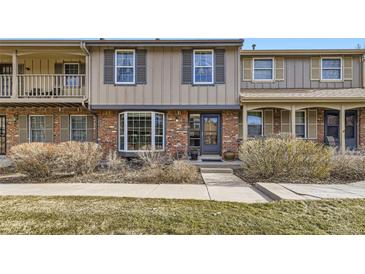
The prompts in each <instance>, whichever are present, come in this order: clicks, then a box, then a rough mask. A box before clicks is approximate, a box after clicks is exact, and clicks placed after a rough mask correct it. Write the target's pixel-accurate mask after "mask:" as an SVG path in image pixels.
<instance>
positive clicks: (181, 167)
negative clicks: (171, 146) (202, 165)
mask: <svg viewBox="0 0 365 274" xmlns="http://www.w3.org/2000/svg"><path fill="white" fill-rule="evenodd" d="M199 176H200V175H199V170H198V168H197V167H196V166H194V165H193V164H191V163H189V162H188V161H183V160H178V161H174V162H173V163H172V164H171V165H168V166H167V167H166V168H165V170H164V172H163V174H162V178H163V181H164V182H170V183H195V182H197V181H198V180H199Z"/></svg>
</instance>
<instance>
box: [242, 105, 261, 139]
mask: <svg viewBox="0 0 365 274" xmlns="http://www.w3.org/2000/svg"><path fill="white" fill-rule="evenodd" d="M250 112H259V113H261V121H262V123H261V135H257V136H261V137H262V136H264V123H265V122H264V111H263V110H248V111H247V121H246V125H247V137H248V138H255V137H252V136H250V135H249V134H248V126H249V124H248V116H249V115H248V114H249V113H250Z"/></svg>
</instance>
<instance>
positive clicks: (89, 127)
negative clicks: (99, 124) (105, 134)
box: [86, 115, 95, 142]
mask: <svg viewBox="0 0 365 274" xmlns="http://www.w3.org/2000/svg"><path fill="white" fill-rule="evenodd" d="M94 128H95V127H94V116H92V115H88V116H87V117H86V140H87V141H88V142H94Z"/></svg>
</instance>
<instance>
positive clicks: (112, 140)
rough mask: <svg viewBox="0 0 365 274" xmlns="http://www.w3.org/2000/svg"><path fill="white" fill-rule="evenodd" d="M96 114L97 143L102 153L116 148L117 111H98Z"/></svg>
mask: <svg viewBox="0 0 365 274" xmlns="http://www.w3.org/2000/svg"><path fill="white" fill-rule="evenodd" d="M97 116H98V143H99V144H100V145H101V147H102V148H103V151H104V153H108V152H109V151H115V150H118V111H111V110H103V111H98V112H97Z"/></svg>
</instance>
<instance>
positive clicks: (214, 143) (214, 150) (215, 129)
mask: <svg viewBox="0 0 365 274" xmlns="http://www.w3.org/2000/svg"><path fill="white" fill-rule="evenodd" d="M201 125H202V127H201V130H202V132H201V143H202V144H201V146H202V147H201V151H202V154H220V143H221V140H220V139H221V130H220V115H219V114H202V116H201Z"/></svg>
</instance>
